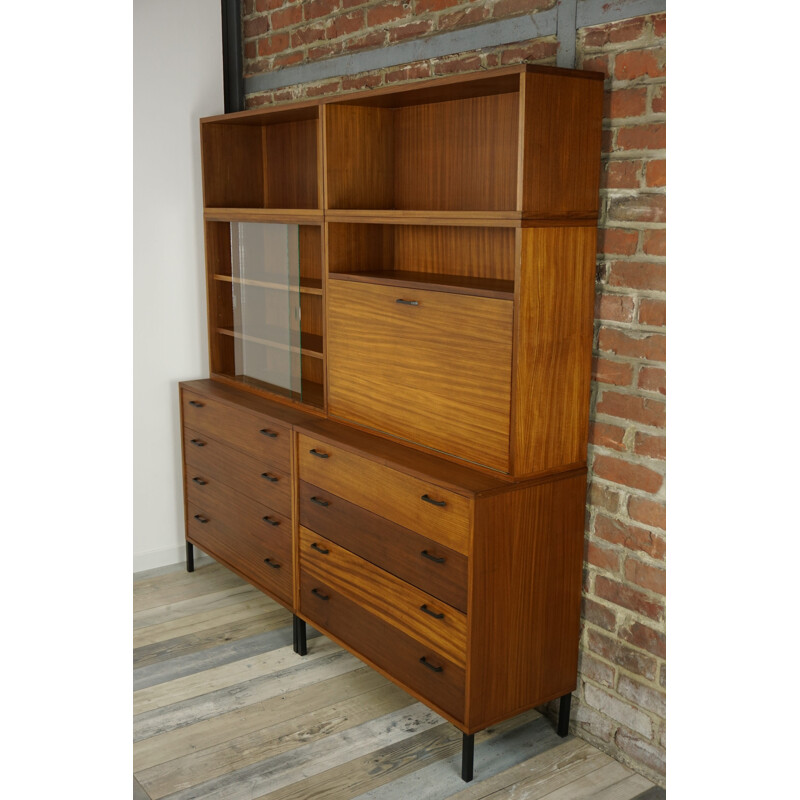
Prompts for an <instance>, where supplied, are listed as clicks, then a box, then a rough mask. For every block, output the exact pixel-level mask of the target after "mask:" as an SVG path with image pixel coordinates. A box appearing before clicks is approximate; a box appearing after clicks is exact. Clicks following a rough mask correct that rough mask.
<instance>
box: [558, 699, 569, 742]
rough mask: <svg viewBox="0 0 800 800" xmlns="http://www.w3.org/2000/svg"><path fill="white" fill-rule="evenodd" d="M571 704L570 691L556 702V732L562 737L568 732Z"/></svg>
mask: <svg viewBox="0 0 800 800" xmlns="http://www.w3.org/2000/svg"><path fill="white" fill-rule="evenodd" d="M571 704H572V693H571V692H570V694H565V695H564V696H563V697H562V698H561V700H560V701H559V704H558V727H557V728H556V733H557V734H558V735H559V736H561V737H562V738H563V737H564V736H566V735H567V734H568V733H569V709H570V706H571Z"/></svg>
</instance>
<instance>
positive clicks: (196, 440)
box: [191, 439, 206, 447]
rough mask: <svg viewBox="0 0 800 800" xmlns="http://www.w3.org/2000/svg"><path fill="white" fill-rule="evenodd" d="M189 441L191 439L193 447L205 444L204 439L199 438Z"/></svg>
mask: <svg viewBox="0 0 800 800" xmlns="http://www.w3.org/2000/svg"><path fill="white" fill-rule="evenodd" d="M191 441H192V444H193V445H194V446H195V447H205V446H206V443H205V442H204V441H202V440H201V439H192V440H191Z"/></svg>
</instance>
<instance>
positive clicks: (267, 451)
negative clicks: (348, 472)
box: [181, 389, 291, 473]
mask: <svg viewBox="0 0 800 800" xmlns="http://www.w3.org/2000/svg"><path fill="white" fill-rule="evenodd" d="M181 396H182V400H181V402H182V406H183V425H184V427H185V428H190V429H191V430H193V431H197V432H198V433H202V434H204V435H206V436H211V437H212V438H214V439H217V440H218V441H220V442H224V443H225V444H228V445H230V446H231V447H235V448H236V449H238V450H243V451H244V452H246V453H249V454H250V455H252V456H255V457H256V458H257V459H259V460H260V461H263V462H265V463H266V464H269V465H270V466H273V467H275V468H276V469H279V470H281V471H283V472H284V473H289V472H290V471H291V430H290V428H287V427H286V426H284V425H280V424H278V423H276V422H275V421H274V420H272V419H270V418H269V417H264V416H261V415H260V414H255V413H250V412H249V411H245V410H242V409H238V408H234V407H232V406H228V405H225V404H224V403H220V402H218V401H216V400H212V399H210V398H208V397H204V396H203V395H199V394H194V393H193V392H189V391H187V390H186V389H184V390H183V392H182V393H181Z"/></svg>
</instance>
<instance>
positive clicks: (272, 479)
mask: <svg viewBox="0 0 800 800" xmlns="http://www.w3.org/2000/svg"><path fill="white" fill-rule="evenodd" d="M261 477H262V478H266V479H267V480H268V481H269V482H270V483H277V482H278V479H277V478H276V477H275V476H274V475H270V474H269V472H262V473H261Z"/></svg>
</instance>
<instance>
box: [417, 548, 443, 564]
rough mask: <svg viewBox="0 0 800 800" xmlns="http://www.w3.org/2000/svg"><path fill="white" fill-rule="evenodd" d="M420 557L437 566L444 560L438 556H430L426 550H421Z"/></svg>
mask: <svg viewBox="0 0 800 800" xmlns="http://www.w3.org/2000/svg"><path fill="white" fill-rule="evenodd" d="M420 555H421V556H422V557H423V558H428V559H430V560H431V561H435V562H436V563H437V564H444V561H445V560H444V558H440V557H439V556H432V555H431V554H430V553H429V552H428V551H427V550H423V551H422V552H421V553H420Z"/></svg>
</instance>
